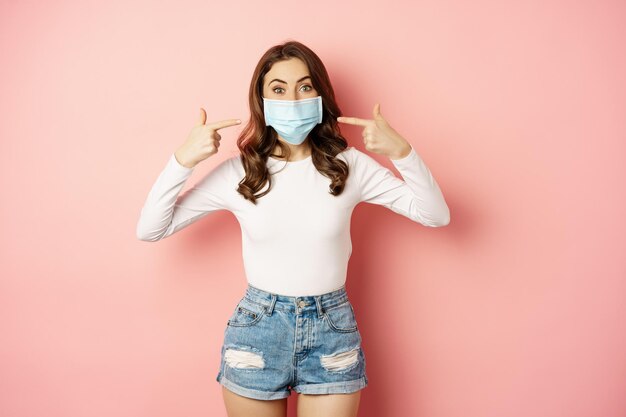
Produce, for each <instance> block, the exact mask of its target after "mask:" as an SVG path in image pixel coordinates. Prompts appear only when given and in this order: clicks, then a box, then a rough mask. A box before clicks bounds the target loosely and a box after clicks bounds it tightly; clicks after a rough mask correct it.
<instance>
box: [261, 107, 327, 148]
mask: <svg viewBox="0 0 626 417" xmlns="http://www.w3.org/2000/svg"><path fill="white" fill-rule="evenodd" d="M263 113H264V116H265V124H266V125H267V126H272V127H273V128H274V130H276V132H277V133H278V134H279V135H280V136H281V137H282V138H283V139H285V140H286V141H287V142H289V143H291V144H294V145H299V144H301V143H302V142H304V140H305V139H306V137H307V135H308V134H309V133H310V132H311V130H313V128H314V127H315V125H317V124H318V123H322V96H317V97H311V98H305V99H302V100H273V99H269V98H265V97H263Z"/></svg>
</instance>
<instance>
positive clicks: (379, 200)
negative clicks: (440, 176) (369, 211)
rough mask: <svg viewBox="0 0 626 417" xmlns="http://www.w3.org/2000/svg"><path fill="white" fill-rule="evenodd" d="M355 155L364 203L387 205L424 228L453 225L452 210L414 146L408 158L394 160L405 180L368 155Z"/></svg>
mask: <svg viewBox="0 0 626 417" xmlns="http://www.w3.org/2000/svg"><path fill="white" fill-rule="evenodd" d="M353 153H354V159H355V160H354V164H353V167H354V168H353V169H354V172H355V174H354V175H355V177H356V180H357V182H358V184H359V188H360V191H361V199H360V201H363V202H366V203H371V204H379V205H382V206H385V207H387V208H388V209H390V210H392V211H394V212H395V213H398V214H401V215H403V216H405V217H408V218H409V219H411V220H413V221H415V222H418V223H421V224H423V225H424V226H430V227H441V226H446V225H447V224H449V223H450V210H449V208H448V205H447V204H446V201H445V199H444V197H443V194H442V192H441V189H440V188H439V185H438V184H437V182H436V181H435V179H434V178H433V176H432V174H431V172H430V170H429V169H428V167H427V166H426V164H425V163H424V161H423V160H422V158H421V157H420V156H419V155H418V154H417V152H416V151H415V149H413V147H411V151H410V152H409V154H408V155H407V156H405V157H404V158H401V159H390V160H391V162H392V163H393V164H394V166H395V167H396V168H397V169H398V171H399V172H400V174H401V175H402V178H403V179H404V181H403V180H401V179H399V178H398V177H396V176H395V175H394V174H393V172H391V170H390V169H388V168H386V167H384V166H382V165H381V164H380V163H378V161H376V160H375V159H374V158H372V157H371V156H369V155H367V154H366V153H363V152H361V151H359V150H358V149H356V148H353Z"/></svg>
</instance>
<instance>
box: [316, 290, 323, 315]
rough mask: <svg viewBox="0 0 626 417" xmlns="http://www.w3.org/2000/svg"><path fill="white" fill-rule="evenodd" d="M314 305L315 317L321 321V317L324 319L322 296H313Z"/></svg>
mask: <svg viewBox="0 0 626 417" xmlns="http://www.w3.org/2000/svg"><path fill="white" fill-rule="evenodd" d="M315 304H316V305H317V317H318V318H320V319H321V318H322V317H324V309H323V308H322V296H321V295H316V296H315Z"/></svg>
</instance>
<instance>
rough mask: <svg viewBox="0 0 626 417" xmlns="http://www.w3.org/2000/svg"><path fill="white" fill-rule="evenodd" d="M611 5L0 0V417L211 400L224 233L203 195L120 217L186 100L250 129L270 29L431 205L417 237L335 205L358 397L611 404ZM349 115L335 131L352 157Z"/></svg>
mask: <svg viewBox="0 0 626 417" xmlns="http://www.w3.org/2000/svg"><path fill="white" fill-rule="evenodd" d="M625 17H626V5H625V4H624V3H623V2H619V1H596V0H593V1H592V0H588V1H577V2H568V1H538V0H533V1H518V2H503V1H498V0H491V1H485V0H478V1H472V2H467V1H421V2H415V1H405V2H387V1H385V2H380V1H376V2H374V1H367V2H353V3H347V2H334V1H317V2H313V3H308V4H305V3H301V4H296V3H294V2H288V1H273V2H271V3H268V2H248V3H243V2H238V1H229V2H226V1H223V2H219V3H218V2H201V1H195V2H193V1H186V2H185V1H183V2H181V1H176V2H174V1H159V2H147V1H145V2H142V1H130V2H129V1H123V2H122V1H109V2H95V1H51V2H44V1H40V2H33V1H3V2H1V3H0V42H1V44H0V45H1V46H0V48H1V49H0V52H1V57H2V65H1V67H0V71H1V77H0V90H1V91H2V93H1V94H0V106H1V108H0V110H1V113H2V116H3V117H2V123H0V134H1V137H2V140H1V142H0V143H1V145H0V146H1V148H0V151H1V152H0V155H1V158H2V161H1V164H0V170H1V174H2V175H1V177H0V178H2V191H3V194H4V198H3V203H2V204H1V205H0V207H1V208H0V210H2V216H1V221H2V225H1V226H2V238H1V239H2V241H1V252H0V265H1V266H0V268H1V269H0V274H1V277H2V278H1V281H0V286H1V287H0V297H1V299H0V326H1V327H0V331H1V332H2V333H1V334H2V340H1V342H0V415H2V416H7V417H8V416H19V417H22V416H46V417H56V416H63V417H74V416H76V417H84V416H90V417H91V416H116V417H126V416H129V417H130V416H133V417H136V416H141V417H143V416H146V417H148V416H149V417H160V416H207V415H215V416H225V415H226V413H225V411H224V406H223V402H222V393H221V386H220V385H219V384H218V383H217V382H216V381H215V376H216V375H217V371H218V366H219V354H220V347H221V342H222V339H221V338H222V335H223V331H224V328H225V325H226V320H227V318H228V316H229V315H230V313H231V311H232V309H233V308H234V305H235V303H236V302H237V301H238V299H239V297H240V296H241V295H242V293H243V291H244V289H245V285H246V282H245V276H244V273H243V264H242V260H241V237H240V228H239V225H238V223H237V221H236V219H235V217H234V216H233V215H232V214H231V213H229V212H219V213H214V215H211V216H207V217H206V218H204V219H202V220H201V221H200V222H198V223H196V224H194V225H192V226H190V227H189V228H187V229H184V230H183V231H181V232H179V233H177V234H175V235H174V236H172V237H170V238H167V239H166V240H163V241H160V242H157V243H148V242H142V241H139V240H138V239H137V238H136V236H135V226H136V223H137V220H138V216H139V211H140V209H141V206H142V205H143V203H144V200H145V198H146V195H147V193H148V191H149V189H150V187H151V186H152V184H153V182H154V181H155V180H156V177H157V175H158V174H159V173H160V171H161V170H162V168H163V167H164V165H165V163H166V161H167V159H168V157H169V156H170V154H171V153H172V152H174V151H175V150H176V149H177V148H178V147H179V146H180V145H181V144H182V143H183V142H184V140H185V138H186V137H187V134H188V133H189V131H190V130H191V128H192V127H193V125H194V123H195V122H196V120H197V116H198V111H199V110H198V109H199V107H200V106H203V107H204V108H205V109H206V110H207V113H208V118H209V120H213V121H214V120H221V119H226V118H235V117H236V118H241V119H242V120H244V121H247V118H248V108H247V92H248V85H249V81H250V77H251V75H252V70H253V69H254V65H255V64H256V62H257V60H258V59H259V58H260V56H261V55H262V53H263V52H264V51H265V50H266V49H267V48H269V47H270V46H272V45H274V44H276V43H280V42H282V41H284V40H287V39H296V40H299V41H302V42H304V43H305V44H307V45H309V46H310V47H311V48H312V49H313V50H314V51H316V53H318V55H319V56H320V57H321V58H322V60H323V61H324V63H325V64H326V66H327V69H328V71H329V73H330V76H331V80H332V82H333V85H334V87H335V91H336V93H337V95H338V101H339V105H340V106H341V108H342V110H343V112H344V114H345V115H346V116H357V117H364V118H369V117H370V116H371V112H372V108H373V106H374V104H375V103H376V102H379V103H381V111H382V114H383V115H384V116H385V117H386V118H387V120H389V122H390V123H391V125H392V126H393V127H394V128H396V130H398V131H399V132H400V133H401V134H403V136H405V137H406V138H407V139H408V140H409V141H410V142H411V143H412V145H413V146H414V148H415V149H416V151H417V152H418V153H419V154H420V155H421V156H422V158H424V160H425V161H426V163H427V165H428V166H429V168H430V169H431V171H432V172H433V174H434V176H435V178H436V179H437V181H438V182H439V184H440V186H441V188H442V190H443V192H444V195H445V197H446V200H447V202H448V204H449V206H450V210H451V223H450V225H448V226H447V227H443V228H435V229H432V228H427V227H424V226H421V225H419V224H416V223H413V222H411V221H410V220H408V219H406V218H403V217H401V216H400V215H397V214H395V213H393V212H391V211H389V210H387V209H385V208H383V207H379V206H373V205H368V204H362V205H359V206H358V207H357V209H356V210H355V212H354V216H353V222H352V238H353V250H354V251H353V255H352V258H351V260H350V266H349V276H348V283H347V287H348V292H349V294H350V296H351V299H352V300H353V303H354V305H355V309H356V313H357V317H358V320H359V322H360V328H361V332H362V336H363V339H364V344H363V348H364V351H365V354H366V357H367V361H368V362H367V372H368V376H369V379H370V385H369V386H368V387H367V388H366V389H365V390H364V391H363V396H362V400H361V411H360V413H359V415H360V416H429V417H447V416H461V415H462V416H464V417H474V416H476V417H491V416H493V417H502V416H507V417H513V416H520V417H521V416H524V417H526V416H533V417H548V416H549V417H562V416H568V417H578V416H589V417H591V416H594V417H596V416H602V417H618V416H624V415H626V399H625V398H626V397H625V396H624V393H625V392H626V355H625V354H624V353H625V352H626V332H625V330H626V324H625V323H626V320H625V318H626V317H625V313H626V303H625V298H626V297H625V296H626V280H625V277H626V261H625V259H624V255H626V251H625V250H624V248H625V247H626V246H625V245H626V238H625V234H626V233H625V232H626V220H624V212H625V211H626V187H625V186H624V178H625V174H626V172H625V171H626V168H625V162H626V158H625V156H626V140H625V139H626V135H625V134H626V123H625V120H626V119H625V115H626V98H625V97H626V81H625V77H624V74H626V57H625V55H626V54H625V52H624V51H625V49H624V41H625V40H626V26H625V25H624V24H623V22H624V18H625ZM240 130H241V126H237V127H233V128H230V129H225V130H222V137H223V140H222V147H221V148H220V151H219V153H218V154H217V155H216V156H215V157H214V158H212V159H211V160H210V161H205V162H204V163H202V165H201V166H199V167H198V168H197V169H196V171H194V174H193V176H192V177H191V178H190V179H189V181H188V182H187V184H186V187H185V189H187V188H188V187H189V186H191V184H192V183H194V182H195V181H197V180H198V179H199V178H200V177H201V176H203V175H204V174H205V173H206V172H208V171H209V170H210V169H212V167H214V166H215V165H216V164H217V163H218V162H219V161H221V160H223V159H225V158H227V157H230V156H232V155H235V152H236V151H237V149H236V146H235V139H236V136H237V134H238V133H239V132H240ZM360 132H361V131H360V129H359V128H353V127H351V126H346V127H344V133H345V134H346V136H347V137H348V140H349V141H350V144H351V145H353V146H356V147H357V148H359V149H361V150H364V147H363V144H362V143H361V136H360ZM373 156H374V157H375V158H376V159H377V160H378V161H380V162H381V163H383V164H384V165H385V166H388V167H392V165H391V163H390V162H389V161H388V160H387V159H386V158H385V157H382V156H380V155H373ZM396 173H397V171H396ZM295 397H296V394H292V397H291V399H290V415H295V413H294V411H295V402H293V400H295Z"/></svg>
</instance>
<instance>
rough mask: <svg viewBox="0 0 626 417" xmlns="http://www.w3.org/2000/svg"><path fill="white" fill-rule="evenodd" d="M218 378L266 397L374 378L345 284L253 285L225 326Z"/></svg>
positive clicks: (355, 386)
mask: <svg viewBox="0 0 626 417" xmlns="http://www.w3.org/2000/svg"><path fill="white" fill-rule="evenodd" d="M216 380H217V381H218V382H219V383H220V384H222V385H223V386H225V387H226V388H228V389H229V390H231V391H233V392H235V393H236V394H239V395H242V396H245V397H249V398H255V399H259V400H276V399H281V398H286V397H288V396H289V395H291V390H292V389H293V390H294V391H296V392H297V393H303V394H346V393H351V392H355V391H358V390H360V389H362V388H365V387H366V386H367V376H366V375H365V355H364V353H363V349H362V348H361V334H360V333H359V329H358V327H357V323H356V316H355V313H354V308H353V307H352V304H351V303H350V301H349V300H348V295H347V293H346V288H345V285H344V286H342V287H341V288H339V289H337V290H334V291H331V292H328V293H325V294H321V295H311V296H301V297H291V296H286V295H281V294H275V293H271V292H267V291H264V290H261V289H259V288H256V287H253V286H251V285H248V287H247V288H246V292H245V295H244V296H243V298H241V300H240V301H239V303H238V304H237V306H236V308H235V310H234V311H233V313H232V315H231V316H230V318H229V320H228V322H227V325H226V329H225V330H224V343H223V345H222V351H221V363H220V370H219V372H218V374H217V378H216Z"/></svg>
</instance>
